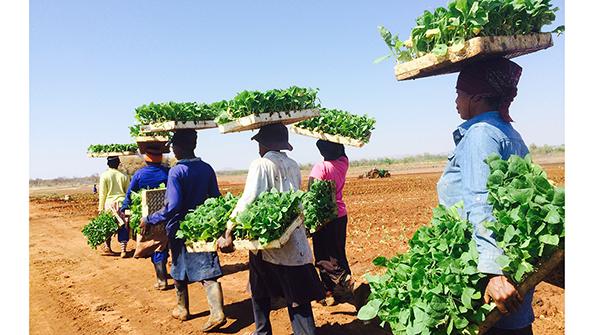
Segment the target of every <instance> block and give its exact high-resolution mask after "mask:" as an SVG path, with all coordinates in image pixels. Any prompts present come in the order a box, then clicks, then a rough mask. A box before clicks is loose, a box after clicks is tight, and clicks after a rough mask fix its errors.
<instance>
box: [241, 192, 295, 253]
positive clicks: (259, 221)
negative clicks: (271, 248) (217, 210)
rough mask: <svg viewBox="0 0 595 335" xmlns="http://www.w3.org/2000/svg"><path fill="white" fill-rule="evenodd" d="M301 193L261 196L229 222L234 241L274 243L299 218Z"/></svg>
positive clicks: (266, 193)
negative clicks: (231, 223) (233, 222)
mask: <svg viewBox="0 0 595 335" xmlns="http://www.w3.org/2000/svg"><path fill="white" fill-rule="evenodd" d="M303 195H304V192H303V191H300V190H297V191H290V192H279V191H277V190H276V189H274V188H273V189H272V190H271V191H269V192H263V193H261V194H260V195H259V196H258V198H256V200H255V201H254V202H252V203H251V204H250V205H248V207H246V209H245V210H244V211H242V212H241V213H240V214H238V215H237V216H236V217H235V218H233V220H234V221H235V223H236V226H235V228H234V232H233V234H234V237H235V239H238V240H250V241H254V240H258V241H259V242H260V243H262V244H267V243H269V242H271V241H273V240H276V239H278V238H279V237H281V235H283V233H284V232H285V230H287V228H288V227H289V226H290V225H291V223H292V222H293V221H294V220H295V219H296V218H297V216H298V215H299V214H300V211H301V208H300V205H301V203H300V201H301V199H302V197H303Z"/></svg>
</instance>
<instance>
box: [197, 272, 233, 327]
mask: <svg viewBox="0 0 595 335" xmlns="http://www.w3.org/2000/svg"><path fill="white" fill-rule="evenodd" d="M205 291H206V292H207V302H208V303H209V311H210V312H211V314H210V315H209V320H207V322H206V323H205V324H204V325H203V326H202V331H203V332H209V331H211V330H213V329H216V328H218V327H220V326H223V325H224V324H225V323H226V322H227V319H226V318H225V314H224V313H223V290H222V289H221V283H219V282H210V283H205Z"/></svg>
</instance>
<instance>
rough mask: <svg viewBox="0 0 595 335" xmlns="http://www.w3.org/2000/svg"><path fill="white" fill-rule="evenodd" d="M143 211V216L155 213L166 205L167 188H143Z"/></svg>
mask: <svg viewBox="0 0 595 335" xmlns="http://www.w3.org/2000/svg"><path fill="white" fill-rule="evenodd" d="M140 195H141V211H142V215H143V217H146V216H147V215H150V214H153V213H155V212H157V211H159V210H161V209H162V208H163V206H165V189H164V188H162V189H156V190H142V191H141V193H140Z"/></svg>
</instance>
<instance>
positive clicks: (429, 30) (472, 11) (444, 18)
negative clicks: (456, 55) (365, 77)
mask: <svg viewBox="0 0 595 335" xmlns="http://www.w3.org/2000/svg"><path fill="white" fill-rule="evenodd" d="M557 10H558V8H557V7H556V8H552V4H551V0H523V1H519V0H451V1H450V2H449V3H448V4H447V6H446V8H445V7H438V8H436V9H435V10H434V12H433V13H432V12H430V11H427V10H426V11H424V13H423V14H422V15H421V16H419V17H418V18H417V20H416V25H415V27H414V28H413V29H412V30H411V33H410V37H409V39H408V40H406V41H402V40H400V39H399V37H398V35H396V34H395V35H392V34H391V32H390V31H388V30H387V29H386V28H384V27H383V26H379V27H378V29H379V31H380V35H381V37H382V39H383V40H384V42H385V43H386V44H387V46H388V47H389V49H390V51H391V53H390V54H389V55H386V56H383V57H380V58H378V59H377V60H376V62H379V61H382V60H384V59H387V58H389V57H390V56H394V57H395V58H396V59H397V61H398V62H407V61H410V60H412V59H413V58H417V57H420V56H423V55H425V54H427V53H430V52H433V53H434V54H436V55H438V56H444V55H446V53H447V51H448V50H447V48H448V47H450V46H452V47H453V48H454V49H455V50H456V49H460V48H462V47H463V45H464V42H465V41H466V40H469V39H471V38H473V37H477V36H510V35H526V34H530V33H539V32H541V28H542V27H543V26H544V25H548V24H551V23H552V22H553V21H554V20H555V19H556V15H555V12H556V11H557ZM563 31H564V26H560V27H557V28H556V29H554V31H553V32H558V33H561V32H563Z"/></svg>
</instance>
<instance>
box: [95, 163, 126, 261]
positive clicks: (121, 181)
mask: <svg viewBox="0 0 595 335" xmlns="http://www.w3.org/2000/svg"><path fill="white" fill-rule="evenodd" d="M107 166H108V167H109V168H108V169H107V171H105V172H103V173H102V174H101V176H100V177H99V207H98V212H99V213H101V212H103V211H110V210H111V208H116V209H117V208H118V207H119V206H120V204H121V203H122V201H123V200H124V196H125V195H126V189H127V188H128V176H126V175H125V174H123V173H122V172H120V171H118V166H120V158H119V157H118V156H110V157H108V158H107ZM117 234H118V242H120V247H121V248H122V250H121V252H120V257H126V244H128V240H129V234H128V228H127V227H126V226H122V227H120V228H119V229H118V232H117ZM104 248H105V251H106V252H109V253H113V251H112V248H111V237H110V238H108V239H107V240H106V241H105V247H104Z"/></svg>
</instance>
